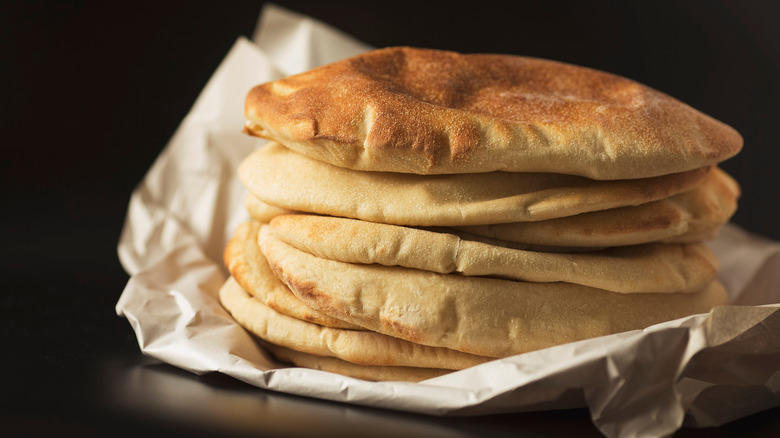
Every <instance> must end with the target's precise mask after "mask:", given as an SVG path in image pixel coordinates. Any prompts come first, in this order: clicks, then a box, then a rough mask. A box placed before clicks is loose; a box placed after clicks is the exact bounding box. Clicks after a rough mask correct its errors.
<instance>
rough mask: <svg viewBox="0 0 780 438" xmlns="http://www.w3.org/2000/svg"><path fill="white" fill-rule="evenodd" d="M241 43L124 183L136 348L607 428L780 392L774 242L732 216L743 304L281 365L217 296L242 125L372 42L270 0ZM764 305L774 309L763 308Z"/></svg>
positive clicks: (353, 389) (332, 394)
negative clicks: (271, 88) (131, 181)
mask: <svg viewBox="0 0 780 438" xmlns="http://www.w3.org/2000/svg"><path fill="white" fill-rule="evenodd" d="M254 40H255V41H256V42H257V45H255V44H253V43H252V42H250V41H249V40H246V39H243V38H242V39H239V40H238V41H237V42H236V43H235V45H234V46H233V48H232V49H231V50H230V52H229V53H228V54H227V56H226V57H225V59H224V61H223V62H222V64H221V65H220V66H219V68H218V69H217V71H216V72H215V73H214V75H213V77H212V78H211V80H210V81H209V82H208V84H207V85H206V87H205V88H204V90H203V92H202V93H201V95H200V96H199V97H198V99H197V100H196V102H195V104H194V105H193V107H192V109H191V111H190V113H189V114H188V115H187V116H186V118H185V119H184V120H183V121H182V123H181V125H180V127H179V128H178V130H177V131H176V133H175V134H174V136H173V137H172V139H171V140H170V142H169V144H168V145H167V146H166V147H165V149H164V150H163V152H162V153H161V154H160V156H159V157H158V159H157V160H156V161H155V163H154V165H153V166H152V167H151V169H150V170H149V172H148V173H147V175H146V177H145V178H144V180H143V181H142V182H141V184H140V185H139V187H138V188H137V189H136V190H135V192H134V193H133V195H132V197H131V200H130V205H129V209H128V214H127V218H126V222H125V226H124V229H123V232H122V235H121V237H120V241H119V246H118V253H119V257H120V260H121V262H122V265H123V266H124V267H125V269H126V270H127V272H128V273H129V274H130V275H131V277H130V280H129V281H128V283H127V286H126V287H125V290H124V291H123V293H122V296H121V297H120V300H119V302H118V303H117V308H116V310H117V313H118V314H119V315H121V316H124V317H125V318H127V319H128V321H129V322H130V324H131V326H132V327H133V330H134V331H135V333H136V336H137V338H138V343H139V346H140V348H141V350H142V351H143V352H144V354H147V355H150V356H153V357H156V358H158V359H160V360H162V361H164V362H167V363H170V364H172V365H175V366H177V367H180V368H183V369H186V370H189V371H191V372H193V373H197V374H202V373H207V372H214V371H218V372H222V373H225V374H228V375H231V376H233V377H235V378H238V379H240V380H243V381H245V382H248V383H250V384H253V385H256V386H258V387H261V388H268V389H272V390H277V391H282V392H288V393H293V394H298V395H306V396H311V397H317V398H322V399H328V400H337V401H344V402H350V403H356V404H361V405H368V406H376V407H384V408H388V409H396V410H406V411H413V412H421V413H428V414H435V415H477V414H490V413H504V412H519V411H530V410H540V409H566V408H572V407H579V406H588V407H589V409H590V410H591V413H592V417H593V420H594V423H595V424H596V426H597V427H598V428H599V429H600V430H601V431H602V432H603V433H604V434H606V435H607V436H615V437H617V436H621V437H622V436H648V435H651V436H663V435H669V434H671V433H673V432H674V431H675V430H676V429H677V428H678V427H680V425H682V424H683V423H685V424H690V425H696V426H712V425H718V424H722V423H725V422H728V421H731V420H733V419H736V418H739V417H741V416H744V415H747V414H750V413H753V412H756V411H759V410H762V409H766V408H769V407H771V406H775V405H779V404H780V374H779V371H778V370H779V369H780V313H779V312H778V310H780V304H777V303H780V290H778V287H777V285H778V284H779V280H780V255H779V254H780V245H779V244H778V243H776V242H773V241H770V240H767V239H764V238H761V237H758V236H753V235H751V234H749V233H746V232H744V231H743V230H741V229H739V228H738V227H736V226H733V225H729V226H727V227H726V228H725V229H724V231H723V234H722V236H721V237H720V238H719V239H718V240H717V241H715V242H713V243H712V245H711V247H712V248H713V250H714V251H715V252H716V254H717V255H718V256H719V258H720V260H721V265H722V267H721V272H720V279H721V281H722V282H723V283H724V285H725V286H726V287H727V289H728V290H729V292H730V294H731V297H732V300H733V302H735V303H738V304H742V305H741V306H732V307H723V308H717V309H715V310H714V311H713V312H712V313H711V314H709V315H694V316H691V317H688V318H683V319H680V320H676V321H671V322H668V323H664V324H659V325H657V326H653V327H650V328H648V329H646V330H643V331H633V332H628V333H620V334H617V335H612V336H605V337H601V338H596V339H589V340H586V341H581V342H577V343H573V344H567V345H561V346H557V347H553V348H548V349H545V350H541V351H535V352H531V353H527V354H523V355H519V356H515V357H511V358H507V359H503V360H498V361H494V362H490V363H487V364H484V365H480V366H477V367H473V368H470V369H466V370H462V371H459V372H455V373H452V374H448V375H445V376H442V377H438V378H436V379H431V380H429V381H426V382H422V383H398V382H367V381H361V380H357V379H352V378H348V377H343V376H338V375H334V374H330V373H325V372H321V371H316V370H308V369H301V368H283V369H277V367H279V364H277V363H275V362H274V361H273V360H272V359H270V358H269V356H268V355H267V354H266V353H265V352H264V351H263V350H262V348H261V347H260V346H259V345H258V344H257V343H256V342H255V341H254V340H253V339H252V338H251V336H249V335H248V334H247V332H245V331H244V330H243V329H242V328H241V327H240V326H238V325H237V324H236V323H235V322H234V321H233V320H232V318H231V317H230V316H229V315H228V314H227V313H226V312H225V311H224V310H223V309H222V308H221V306H220V305H219V302H218V299H217V291H218V289H219V287H220V286H221V284H222V283H223V282H224V280H225V279H226V277H227V273H226V270H225V268H224V267H223V265H222V250H223V248H224V245H225V243H226V242H227V240H228V238H229V237H230V235H231V234H232V232H233V231H234V229H235V228H236V226H237V225H238V224H239V223H241V222H242V221H244V220H246V219H247V218H248V215H247V213H246V212H245V211H244V207H243V196H244V194H245V191H244V189H243V188H242V187H241V185H240V183H239V182H238V180H237V179H236V177H235V169H236V168H237V166H238V164H239V162H240V161H241V160H242V159H243V158H244V157H245V156H246V155H248V154H249V153H250V152H251V151H252V150H254V149H255V148H257V147H259V146H260V145H262V144H263V141H261V140H258V139H255V138H251V137H248V136H246V135H243V134H242V133H241V128H242V126H243V123H244V117H243V99H244V96H245V95H246V92H247V91H248V90H249V89H250V88H251V87H252V86H253V85H256V84H259V83H262V82H265V81H269V80H273V79H276V78H279V77H282V76H284V75H287V74H292V73H296V72H299V71H303V70H307V69H309V68H312V67H315V66H316V65H319V64H322V63H326V62H331V61H335V60H337V59H340V58H343V57H346V56H351V55H354V54H357V53H360V52H361V51H364V50H367V49H369V47H368V46H366V45H365V44H363V43H360V42H358V41H354V40H352V39H351V38H349V37H348V36H346V35H344V34H342V33H340V32H339V31H337V30H334V29H332V28H330V27H329V26H326V25H324V24H322V23H319V22H317V21H316V20H313V19H311V18H308V17H304V16H300V15H297V14H295V13H292V12H290V11H286V10H283V9H280V8H278V7H276V6H273V5H271V6H266V7H265V8H264V9H263V12H262V15H261V21H260V25H259V27H258V30H257V32H256V33H255V35H254ZM762 304H766V305H767V306H763V307H759V305H762Z"/></svg>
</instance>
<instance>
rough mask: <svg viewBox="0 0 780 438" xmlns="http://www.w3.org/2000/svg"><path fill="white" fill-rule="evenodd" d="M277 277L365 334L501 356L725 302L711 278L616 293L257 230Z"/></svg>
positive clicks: (303, 297) (635, 326) (313, 304)
mask: <svg viewBox="0 0 780 438" xmlns="http://www.w3.org/2000/svg"><path fill="white" fill-rule="evenodd" d="M260 248H261V250H262V251H263V254H264V255H265V256H266V259H267V260H268V263H269V266H271V269H272V270H273V271H274V273H275V274H276V276H277V277H278V278H279V279H281V280H282V281H283V282H284V283H286V284H287V285H288V286H289V287H290V289H291V290H292V291H293V293H295V295H297V296H298V298H300V299H301V300H302V301H304V302H305V303H306V304H308V305H309V306H311V307H313V308H316V309H319V310H320V311H322V312H324V313H327V314H329V315H332V316H334V317H336V318H338V319H342V320H345V321H349V322H352V323H354V324H357V325H360V326H362V327H365V328H367V329H369V330H372V331H375V332H378V333H384V334H387V335H390V336H393V337H398V338H401V339H406V340H408V341H411V342H414V343H419V344H424V345H431V346H437V347H445V348H450V349H453V350H458V351H464V352H468V353H471V354H476V355H482V356H490V357H505V356H510V355H514V354H519V353H524V352H527V351H531V350H537V349H541V348H546V347H550V346H553V345H558V344H563V343H567V342H572V341H577V340H581V339H586V338H592V337H596V336H602V335H607V334H612V333H618V332H624V331H628V330H634V329H642V328H645V327H647V326H650V325H652V324H656V323H659V322H662V321H666V320H670V319H675V318H679V317H682V316H686V315H690V314H695V313H701V312H707V311H709V310H710V309H711V308H712V307H713V306H716V305H721V304H726V302H727V297H726V292H725V290H724V289H723V287H722V286H721V285H720V284H719V283H717V282H713V283H711V284H710V285H709V286H708V287H706V288H705V289H704V290H702V291H700V292H697V293H687V294H654V293H642V294H621V293H614V292H608V291H603V290H599V289H594V288H590V287H586V286H581V285H574V284H568V283H524V282H517V281H509V280H502V279H495V278H484V277H466V276H462V275H451V274H439V273H434V272H428V271H422V270H416V269H409V268H403V267H395V266H392V267H390V266H382V265H376V264H374V265H361V264H352V263H344V262H337V261H332V260H326V259H322V258H319V257H315V256H313V255H311V254H308V253H306V252H303V251H300V250H298V249H296V248H294V247H292V246H290V245H287V244H286V243H284V242H282V241H280V240H278V239H275V238H273V236H272V235H271V234H261V240H260Z"/></svg>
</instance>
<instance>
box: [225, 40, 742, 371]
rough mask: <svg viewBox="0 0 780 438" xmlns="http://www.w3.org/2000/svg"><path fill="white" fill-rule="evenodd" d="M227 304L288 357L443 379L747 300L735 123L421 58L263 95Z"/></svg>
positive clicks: (315, 78) (460, 61) (591, 80)
mask: <svg viewBox="0 0 780 438" xmlns="http://www.w3.org/2000/svg"><path fill="white" fill-rule="evenodd" d="M246 116H247V119H248V122H247V125H246V127H245V131H246V132H247V133H249V134H251V135H255V136H259V137H263V138H267V139H271V140H272V142H270V143H269V144H267V145H265V146H263V147H261V148H260V149H258V150H257V151H256V152H254V153H253V154H252V155H250V156H249V157H247V158H246V160H245V161H244V162H243V163H242V164H241V166H240V168H239V170H238V174H239V178H240V180H241V182H242V183H243V184H244V186H245V187H246V188H247V189H248V193H249V194H248V196H247V199H246V207H247V210H248V211H249V214H250V216H251V218H252V220H251V221H249V222H247V223H245V224H243V225H242V226H241V227H240V228H239V229H238V230H237V231H236V233H235V236H234V237H233V239H232V240H231V241H230V242H229V244H228V246H227V248H226V250H225V263H226V265H227V267H228V269H229V271H230V273H231V278H230V279H229V280H228V281H227V283H225V285H224V286H223V288H222V290H221V292H220V298H221V301H222V303H223V305H224V306H225V308H226V309H228V310H229V311H230V312H231V313H232V315H233V316H234V318H235V319H236V320H237V321H238V322H239V323H240V324H242V325H243V326H244V327H246V328H247V329H248V330H249V331H250V332H251V333H253V334H254V335H256V336H257V338H258V339H259V342H261V343H262V344H263V345H264V346H265V347H267V348H268V350H269V351H270V352H271V353H272V354H273V355H275V356H276V357H277V358H278V359H280V360H282V361H286V362H290V363H293V364H295V365H298V366H303V367H310V368H318V369H324V370H329V371H333V372H337V373H342V374H346V375H351V376H356V377H359V378H365V379H374V380H386V379H389V380H423V379H426V378H429V377H434V376H437V375H441V374H443V373H447V372H450V371H452V370H458V369H462V368H465V367H469V366H473V365H476V364H480V363H483V362H486V361H490V360H493V359H495V358H502V357H507V356H510V355H515V354H519V353H523V352H528V351H532V350H536V349H541V348H545V347H550V346H553V345H558V344H563V343H568V342H573V341H577V340H582V339H586V338H591V337H596V336H602V335H607V334H612V333H617V332H623V331H627V330H634V329H642V328H645V327H647V326H650V325H652V324H656V323H659V322H663V321H667V320H671V319H675V318H678V317H683V316H686V315H690V314H695V313H702V312H707V311H709V310H710V309H711V308H712V307H713V306H717V305H722V304H726V303H727V298H726V294H725V291H724V289H723V287H722V286H721V285H720V284H719V283H718V282H717V281H716V279H715V276H716V273H717V269H718V267H717V260H716V259H715V257H714V256H713V254H712V253H711V252H710V250H709V249H708V248H707V246H705V245H704V243H703V241H705V240H708V239H711V238H713V237H714V236H716V234H717V233H718V230H719V228H720V227H721V226H722V225H723V224H724V223H726V222H727V221H728V220H729V218H730V217H731V215H732V214H733V213H734V211H735V209H736V201H737V197H738V195H739V187H738V185H737V184H736V182H735V181H734V180H733V179H732V178H731V177H730V176H729V175H727V174H726V173H725V172H724V171H723V170H721V169H720V168H718V167H717V164H718V163H719V162H721V161H723V160H725V159H727V158H729V157H731V156H733V155H734V154H736V153H737V152H738V151H739V150H740V148H741V147H742V138H741V137H740V135H739V134H738V133H737V132H736V131H735V130H734V129H732V128H731V127H729V126H727V125H725V124H723V123H721V122H719V121H717V120H714V119H713V118H711V117H709V116H707V115H704V114H702V113H700V112H698V111H696V110H695V109H693V108H691V107H689V106H687V105H685V104H683V103H681V102H680V101H678V100H675V99H673V98H671V97H669V96H667V95H665V94H662V93H660V92H658V91H655V90H653V89H650V88H648V87H646V86H643V85H640V84H638V83H636V82H633V81H631V80H628V79H625V78H621V77H618V76H614V75H611V74H607V73H604V72H599V71H595V70H591V69H587V68H582V67H577V66H573V65H567V64H563V63H559V62H553V61H547V60H540V59H533V58H525V57H518V56H507V55H476V54H472V55H463V54H458V53H453V52H446V51H436V50H424V49H414V48H405V47H400V48H388V49H381V50H376V51H373V52H369V53H365V54H363V55H359V56H356V57H353V58H349V59H346V60H343V61H340V62H336V63H334V64H330V65H326V66H323V67H320V68H317V69H314V70H311V71H309V72H306V73H302V74H299V75H295V76H291V77H288V78H285V79H281V80H278V81H275V82H271V83H266V84H263V85H259V86H257V87H255V88H254V89H252V90H251V91H250V93H249V95H248V97H247V100H246Z"/></svg>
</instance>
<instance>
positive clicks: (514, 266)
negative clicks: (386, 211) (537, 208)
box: [261, 214, 718, 293]
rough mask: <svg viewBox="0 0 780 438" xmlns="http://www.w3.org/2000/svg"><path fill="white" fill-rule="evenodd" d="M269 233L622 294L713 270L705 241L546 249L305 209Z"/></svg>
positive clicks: (352, 256)
mask: <svg viewBox="0 0 780 438" xmlns="http://www.w3.org/2000/svg"><path fill="white" fill-rule="evenodd" d="M269 232H272V233H273V235H274V237H275V238H278V239H280V240H282V241H284V242H285V243H287V244H289V245H292V246H294V247H296V248H297V249H300V250H302V251H306V252H308V253H309V254H313V255H315V256H317V257H319V258H324V259H329V260H335V261H339V262H347V263H363V264H371V263H379V264H382V265H385V266H404V267H407V268H414V269H421V270H424V271H431V272H439V273H442V274H448V273H459V274H463V275H467V276H493V277H500V278H507V279H511V280H520V281H526V282H537V283H552V282H566V283H574V284H581V285H585V286H590V287H595V288H598V289H604V290H609V291H613V292H621V293H637V292H655V293H675V292H694V291H699V290H701V289H703V288H705V287H706V286H707V285H709V284H710V283H711V282H712V280H714V279H715V275H716V274H717V271H718V262H717V259H716V258H715V255H714V254H712V251H710V250H709V249H708V248H707V247H706V246H705V245H703V244H687V245H671V244H645V245H638V246H626V247H618V248H608V249H604V250H601V251H591V252H578V253H568V254H567V253H548V252H539V251H525V250H518V249H513V248H507V247H503V246H497V245H491V244H487V243H482V242H475V241H471V240H465V239H461V238H460V237H458V236H456V235H454V234H448V233H438V232H434V231H427V230H419V229H414V228H408V227H402V226H397V225H386V224H379V223H375V222H366V221H361V220H356V219H345V218H335V217H328V216H314V215H306V214H297V215H281V216H276V217H275V218H274V219H272V220H271V222H270V226H264V227H263V229H262V231H261V234H264V233H269Z"/></svg>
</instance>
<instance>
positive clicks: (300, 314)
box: [223, 222, 362, 330]
mask: <svg viewBox="0 0 780 438" xmlns="http://www.w3.org/2000/svg"><path fill="white" fill-rule="evenodd" d="M259 230H260V223H259V222H245V223H243V224H241V225H239V226H238V228H236V231H235V233H234V234H233V237H232V238H231V239H230V241H229V242H228V244H227V246H226V247H225V251H224V257H223V258H224V262H225V266H227V268H228V271H230V275H231V276H232V277H233V278H234V279H235V280H236V282H237V283H238V284H239V285H241V287H242V288H243V289H244V290H245V291H247V292H249V293H251V294H252V296H254V297H255V298H257V299H258V300H260V301H262V302H263V303H265V304H266V305H267V306H268V307H270V308H272V309H274V310H275V311H277V312H280V313H283V314H285V315H288V316H292V317H293V318H297V319H300V320H303V321H308V322H312V323H315V324H319V325H323V326H327V327H335V328H343V329H349V330H361V329H362V327H360V326H357V325H355V324H350V323H348V322H344V321H341V320H338V319H336V318H333V317H331V316H328V315H325V314H323V313H322V312H319V311H317V310H314V309H312V308H310V307H308V306H306V305H305V304H303V302H301V300H299V299H298V298H297V297H296V296H295V295H293V293H292V292H291V291H290V289H289V288H288V287H287V286H286V285H285V284H284V283H282V282H281V281H279V279H278V278H276V277H274V274H273V272H271V268H269V267H268V263H267V262H266V261H265V257H263V253H262V252H260V248H259V247H258V246H257V233H258V231H259Z"/></svg>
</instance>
